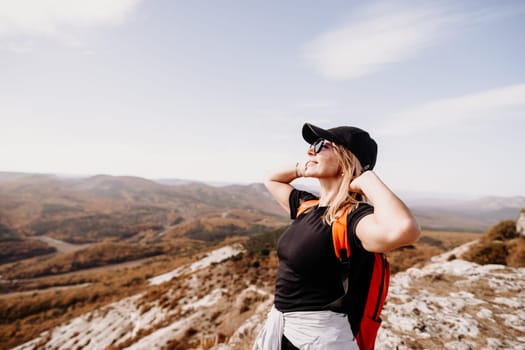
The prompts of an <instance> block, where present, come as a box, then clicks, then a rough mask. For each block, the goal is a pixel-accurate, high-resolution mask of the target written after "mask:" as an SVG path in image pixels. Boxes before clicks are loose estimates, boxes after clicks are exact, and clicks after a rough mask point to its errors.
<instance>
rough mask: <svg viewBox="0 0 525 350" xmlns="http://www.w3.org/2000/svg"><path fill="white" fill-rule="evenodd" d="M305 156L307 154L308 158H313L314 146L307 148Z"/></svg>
mask: <svg viewBox="0 0 525 350" xmlns="http://www.w3.org/2000/svg"><path fill="white" fill-rule="evenodd" d="M306 154H308V155H309V156H315V152H314V146H310V147H308V150H307V151H306Z"/></svg>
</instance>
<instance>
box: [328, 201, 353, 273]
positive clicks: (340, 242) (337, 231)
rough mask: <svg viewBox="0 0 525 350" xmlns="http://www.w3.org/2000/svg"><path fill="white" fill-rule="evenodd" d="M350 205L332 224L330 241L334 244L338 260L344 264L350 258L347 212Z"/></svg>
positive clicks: (349, 209)
mask: <svg viewBox="0 0 525 350" xmlns="http://www.w3.org/2000/svg"><path fill="white" fill-rule="evenodd" d="M352 208H353V207H352V206H349V207H346V208H345V209H343V211H342V212H341V214H340V215H339V217H338V218H337V220H336V221H335V222H334V223H333V224H332V241H333V244H334V252H335V256H337V258H338V259H339V261H340V262H341V263H342V264H343V265H346V264H348V262H349V259H350V254H351V252H350V244H349V243H348V223H347V220H348V213H349V212H350V211H351V210H352Z"/></svg>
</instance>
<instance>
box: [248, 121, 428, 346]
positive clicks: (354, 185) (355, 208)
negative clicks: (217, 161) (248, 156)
mask: <svg viewBox="0 0 525 350" xmlns="http://www.w3.org/2000/svg"><path fill="white" fill-rule="evenodd" d="M302 134H303V138H304V139H305V140H306V142H308V143H309V144H310V147H309V148H308V151H307V154H308V161H306V162H305V163H304V164H301V163H297V164H296V165H295V166H290V167H289V168H286V169H283V170H281V171H277V172H275V173H273V174H270V175H269V176H268V178H267V179H266V181H265V185H266V188H267V189H268V190H269V191H270V193H271V194H272V195H273V197H274V198H275V199H276V200H277V202H279V204H280V205H281V206H282V207H283V208H284V209H286V210H287V211H288V213H289V214H290V217H291V218H292V219H294V221H293V222H292V224H291V225H290V227H289V228H288V230H286V231H285V232H284V233H283V234H282V236H281V238H280V239H279V242H278V247H277V251H278V255H279V267H278V271H277V278H276V289H275V300H274V307H273V308H272V310H271V311H270V313H269V314H268V319H267V321H266V324H265V326H264V327H263V329H262V330H261V332H260V333H259V335H258V337H257V339H256V341H255V345H254V350H255V349H257V350H284V349H326V350H328V349H333V350H339V349H358V347H357V344H356V342H355V339H354V336H353V334H352V330H351V329H350V324H349V322H348V319H347V315H346V314H344V313H343V311H342V310H340V309H337V308H334V307H332V306H330V303H332V305H333V301H334V300H337V299H339V298H340V297H341V295H342V294H344V289H343V287H342V283H341V266H340V262H339V260H338V259H337V258H336V256H335V253H334V248H333V243H332V234H331V224H332V223H333V222H334V221H336V220H337V217H338V215H339V214H340V213H341V212H342V211H343V210H344V209H345V208H348V207H351V211H350V213H349V214H348V224H347V227H348V235H349V237H348V239H349V241H351V242H352V243H353V244H354V246H355V247H357V249H355V250H357V251H354V250H352V256H353V257H355V259H353V260H352V261H353V263H352V264H354V265H359V266H351V267H350V273H352V271H356V272H355V273H359V271H360V270H363V269H366V266H364V265H366V264H370V263H371V260H370V259H369V257H370V256H371V255H373V254H372V253H373V252H387V251H389V250H392V249H394V248H397V247H400V246H403V245H408V244H411V243H413V242H415V241H416V240H417V239H418V237H419V235H420V230H419V227H418V225H417V223H416V221H415V219H414V217H413V216H412V214H411V213H410V211H409V210H408V208H407V207H406V206H405V205H404V204H403V202H402V201H401V200H400V199H399V198H398V197H397V196H396V195H395V194H394V193H392V191H390V189H389V188H388V187H387V186H386V185H385V184H384V183H383V182H382V181H381V180H380V178H379V177H378V176H377V175H376V174H375V173H374V172H373V171H372V169H373V168H374V165H375V162H376V157H377V144H376V142H375V141H374V140H373V139H372V138H371V137H370V136H369V134H368V133H367V132H366V131H364V130H361V129H359V128H356V127H350V126H341V127H336V128H332V129H327V130H325V129H322V128H319V127H317V126H314V125H311V124H308V123H306V124H305V125H304V126H303V130H302ZM299 177H312V178H317V179H318V180H319V185H320V194H319V197H316V196H315V195H313V194H311V193H308V192H305V191H300V190H297V189H295V188H294V187H293V186H292V185H291V184H290V183H291V182H292V181H293V180H295V179H297V178H299ZM363 197H365V198H366V199H367V203H365V201H364V200H363ZM311 199H318V200H319V202H318V204H317V205H316V206H314V207H312V208H310V209H309V210H307V211H306V212H304V213H302V214H301V215H298V213H297V211H298V209H299V207H300V205H301V204H302V203H304V202H305V201H308V200H311ZM356 259H357V260H356ZM356 261H357V262H358V263H355V262H356ZM372 261H373V260H372ZM365 293H366V292H365ZM346 309H348V308H346ZM349 309H350V310H352V308H351V307H350V308H349ZM350 317H352V315H350Z"/></svg>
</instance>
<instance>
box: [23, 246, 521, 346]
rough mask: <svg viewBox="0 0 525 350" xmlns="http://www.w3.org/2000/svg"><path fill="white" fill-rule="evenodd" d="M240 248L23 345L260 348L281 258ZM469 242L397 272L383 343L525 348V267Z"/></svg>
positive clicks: (386, 311) (380, 343)
mask: <svg viewBox="0 0 525 350" xmlns="http://www.w3.org/2000/svg"><path fill="white" fill-rule="evenodd" d="M239 249H240V248H239V247H224V248H221V250H217V251H215V252H212V253H210V254H207V255H206V256H203V257H201V259H199V260H198V261H195V262H194V263H193V264H191V265H188V266H186V267H183V268H179V269H178V270H176V271H173V272H172V273H170V274H165V275H162V276H157V277H156V278H154V279H152V280H151V283H152V289H151V290H150V291H148V292H146V293H144V294H140V295H136V296H134V297H132V298H126V299H123V300H121V301H119V302H116V303H114V304H111V305H109V306H107V307H105V308H103V309H100V310H95V311H93V312H90V313H88V314H86V315H83V316H81V317H78V318H76V319H74V320H72V321H71V322H68V323H67V324H64V325H61V326H59V327H57V328H55V329H53V330H52V331H49V332H45V333H43V334H41V336H40V337H38V338H37V339H34V340H33V341H30V342H28V343H26V344H23V345H21V346H19V347H17V348H15V349H20V350H21V349H35V348H36V349H97V350H98V349H112V350H115V349H147V350H153V349H214V350H239V349H243V350H244V349H250V347H251V342H252V341H253V338H254V336H255V334H256V332H257V331H258V330H259V328H260V326H261V325H262V323H263V322H264V319H265V316H266V313H267V312H268V310H269V308H270V307H271V303H272V290H273V277H274V276H273V273H274V266H275V261H273V262H272V261H271V258H270V259H267V260H270V263H268V261H266V263H268V264H270V265H269V266H265V265H264V264H265V261H263V260H261V262H259V261H256V262H255V263H254V262H253V261H251V262H250V264H252V265H250V266H246V262H247V260H246V259H244V260H243V259H242V258H240V255H239V251H240V250H239ZM465 249H466V246H462V247H460V248H458V249H456V250H454V251H451V252H449V253H447V254H444V255H441V256H438V257H435V258H433V260H432V261H431V262H429V263H428V264H426V265H425V266H424V267H422V268H411V269H408V270H406V271H404V272H400V273H398V274H396V275H394V276H393V277H392V280H391V286H390V292H389V297H388V299H387V303H386V305H385V309H384V311H383V320H384V322H383V325H382V328H381V329H380V332H379V335H378V339H377V343H376V348H377V349H460V350H461V349H523V350H525V308H524V307H523V306H524V305H525V268H509V267H506V266H503V265H484V266H481V265H477V264H473V263H470V262H467V261H465V260H462V259H460V258H458V257H460V256H461V253H462V252H463V251H464V250H465ZM232 257H233V258H232ZM259 264H262V265H259Z"/></svg>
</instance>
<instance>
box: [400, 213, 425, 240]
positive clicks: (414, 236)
mask: <svg viewBox="0 0 525 350" xmlns="http://www.w3.org/2000/svg"><path fill="white" fill-rule="evenodd" d="M397 235H398V239H399V242H400V243H402V245H408V244H412V243H414V242H416V241H417V240H418V239H419V237H420V236H421V229H420V228H419V224H418V223H417V221H416V220H415V219H412V218H411V219H407V220H405V221H404V222H403V224H402V225H401V226H400V227H399V229H398V233H397Z"/></svg>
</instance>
